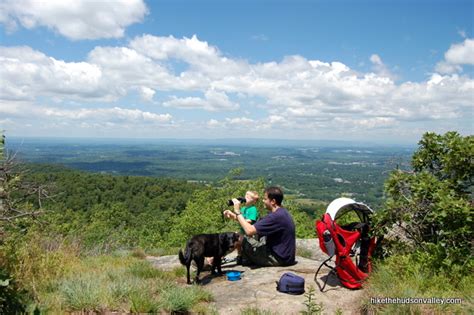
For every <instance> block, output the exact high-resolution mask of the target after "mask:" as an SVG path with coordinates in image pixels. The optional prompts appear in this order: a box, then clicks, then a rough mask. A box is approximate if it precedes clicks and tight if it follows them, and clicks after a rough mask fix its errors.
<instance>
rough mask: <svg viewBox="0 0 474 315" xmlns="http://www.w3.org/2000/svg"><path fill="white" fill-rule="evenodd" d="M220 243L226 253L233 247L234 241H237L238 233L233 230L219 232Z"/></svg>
mask: <svg viewBox="0 0 474 315" xmlns="http://www.w3.org/2000/svg"><path fill="white" fill-rule="evenodd" d="M219 238H220V243H221V244H222V245H223V246H224V247H225V250H226V252H227V253H230V252H232V251H233V250H234V249H235V245H236V243H237V242H238V241H239V238H240V234H239V233H234V232H226V233H221V234H220V235H219Z"/></svg>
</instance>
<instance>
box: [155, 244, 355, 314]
mask: <svg viewBox="0 0 474 315" xmlns="http://www.w3.org/2000/svg"><path fill="white" fill-rule="evenodd" d="M297 247H298V248H300V249H304V250H303V251H302V252H305V253H310V254H311V258H304V257H301V256H297V261H298V262H297V264H296V265H293V266H289V267H263V268H255V267H244V266H241V265H236V264H235V263H228V264H226V265H224V266H223V272H227V271H240V272H241V273H242V278H241V280H238V281H228V280H227V278H226V276H225V275H224V276H212V275H210V273H209V272H203V273H202V274H201V279H202V285H203V286H204V288H205V289H206V290H208V291H210V292H212V294H213V296H214V302H212V303H213V304H214V307H215V308H216V309H217V311H218V312H219V314H240V313H241V311H242V310H243V309H246V308H258V309H260V310H265V311H270V312H271V313H277V314H299V313H300V312H301V311H303V310H306V306H305V305H304V302H305V301H306V297H305V296H304V295H289V294H284V293H280V292H278V291H277V290H276V281H278V279H279V278H280V276H281V275H282V274H283V273H285V272H293V273H296V274H298V275H300V276H302V277H303V278H305V290H306V292H308V290H309V288H310V286H313V287H314V288H315V291H314V293H315V296H314V298H315V302H316V303H322V305H323V314H334V313H335V312H337V311H338V310H340V311H342V312H343V313H344V314H352V313H358V311H357V307H358V305H359V302H360V301H359V299H360V297H361V294H362V291H361V290H357V291H353V290H349V289H346V288H344V287H342V286H341V284H340V283H339V280H338V279H337V278H336V277H335V276H330V277H329V279H328V283H327V285H326V288H325V290H324V292H320V290H319V287H318V284H317V283H316V282H315V279H314V274H315V272H316V270H317V268H318V267H319V265H320V264H321V262H322V261H324V260H325V259H326V258H327V256H326V255H325V254H324V253H322V252H321V250H320V249H319V245H318V243H317V239H309V240H297ZM232 256H235V253H233V255H232V254H231V255H229V256H228V257H232ZM308 256H309V255H308ZM147 259H148V260H149V261H150V262H152V264H153V265H154V266H156V267H157V268H160V269H165V270H167V269H168V270H169V269H173V268H175V267H178V266H181V264H180V263H179V261H178V256H177V255H174V256H163V257H147ZM328 272H329V269H327V268H325V267H324V268H323V269H322V270H321V272H320V274H319V275H318V279H317V281H318V282H319V283H320V285H322V284H323V282H324V280H325V279H326V277H327V274H328Z"/></svg>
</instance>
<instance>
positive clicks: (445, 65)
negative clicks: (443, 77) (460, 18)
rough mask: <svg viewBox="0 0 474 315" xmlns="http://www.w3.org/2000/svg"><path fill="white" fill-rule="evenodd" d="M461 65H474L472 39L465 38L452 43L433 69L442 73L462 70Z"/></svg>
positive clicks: (473, 44) (473, 42) (473, 43)
mask: <svg viewBox="0 0 474 315" xmlns="http://www.w3.org/2000/svg"><path fill="white" fill-rule="evenodd" d="M462 65H474V39H472V38H466V39H465V40H464V42H462V43H458V44H453V45H451V47H449V49H448V51H447V52H446V53H445V54H444V60H443V61H440V62H438V64H437V65H436V68H435V70H436V71H437V72H439V73H442V74H451V73H456V72H461V71H462V67H461V66H462Z"/></svg>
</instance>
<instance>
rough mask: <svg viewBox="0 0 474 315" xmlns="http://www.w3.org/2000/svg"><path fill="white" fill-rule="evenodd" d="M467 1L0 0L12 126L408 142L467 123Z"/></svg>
mask: <svg viewBox="0 0 474 315" xmlns="http://www.w3.org/2000/svg"><path fill="white" fill-rule="evenodd" d="M473 20H474V0H471V1H460V0H442V1H441V0H431V1H428V0H413V1H408V0H399V1H396V0H391V1H388V0H371V1H360V0H353V1H349V0H346V1H329V0H325V1H309V0H308V1H299V0H296V1H282V0H279V1H276V0H274V1H270V0H267V1H258V0H253V1H245V0H244V1H232V0H227V1H217V0H216V1H197V0H195V1H184V0H177V1H160V0H157V1H143V0H114V1H112V0H110V1H105V0H104V1H99V0H95V1H82V0H81V1H79V0H57V1H56V0H49V1H45V0H42V1H40V0H0V130H4V133H5V134H6V136H7V138H8V137H9V136H13V137H81V138H89V137H93V138H132V139H133V138H136V139H142V138H153V139H160V138H176V139H191V138H192V139H220V138H240V139H245V138H248V139H262V141H264V140H265V139H298V140H345V141H347V140H348V141H373V142H377V143H385V144H390V143H400V144H415V143H417V142H418V141H419V140H420V138H421V136H422V135H423V134H424V133H425V132H436V133H445V132H447V131H451V130H454V131H458V132H459V133H461V134H462V135H472V134H473V130H474V119H473V118H474V80H473V77H474V35H473Z"/></svg>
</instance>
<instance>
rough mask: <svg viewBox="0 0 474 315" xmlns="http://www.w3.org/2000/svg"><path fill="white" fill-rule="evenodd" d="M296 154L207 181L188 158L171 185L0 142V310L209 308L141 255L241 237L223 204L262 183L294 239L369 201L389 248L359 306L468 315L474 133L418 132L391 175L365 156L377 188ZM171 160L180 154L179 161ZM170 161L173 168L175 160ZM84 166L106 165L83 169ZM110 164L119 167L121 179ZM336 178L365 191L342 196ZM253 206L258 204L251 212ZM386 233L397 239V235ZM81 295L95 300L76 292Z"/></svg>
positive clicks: (346, 168) (346, 165) (364, 172)
mask: <svg viewBox="0 0 474 315" xmlns="http://www.w3.org/2000/svg"><path fill="white" fill-rule="evenodd" d="M6 140H8V139H6ZM226 150H227V149H226ZM238 150H240V149H234V151H236V152H239V151H238ZM267 150H272V152H271V155H272V156H280V155H275V154H277V152H275V151H274V150H276V149H267ZM55 152H56V154H57V153H58V152H57V151H55ZM194 152H195V151H194ZM206 152H207V151H206ZM219 152H220V151H219ZM224 152H228V151H224ZM287 152H290V150H287ZM291 152H293V153H295V152H294V151H291ZM298 152H299V153H298V154H300V159H301V160H299V161H298V163H294V161H295V157H293V158H283V157H282V158H280V159H273V160H272V161H273V163H274V164H273V166H271V167H272V169H271V170H270V171H269V170H268V169H267V170H266V172H261V173H259V172H258V171H257V169H258V166H259V165H260V164H259V163H260V162H261V159H260V160H258V159H257V158H255V156H254V155H252V156H250V158H253V159H255V160H257V161H260V162H257V163H256V164H255V165H254V164H250V163H249V162H248V161H247V162H246V163H245V166H246V167H242V163H241V162H238V163H237V162H236V163H230V165H228V166H226V167H225V168H221V169H220V171H219V172H217V174H216V173H213V177H212V178H210V177H208V176H209V174H210V173H209V169H206V167H204V166H203V167H201V168H199V167H196V170H195V171H193V169H192V166H193V165H194V166H195V165H196V164H197V163H196V160H194V164H191V166H190V165H189V164H186V163H185V162H183V159H181V160H179V161H177V163H178V164H179V165H181V163H183V164H182V165H185V164H186V165H187V166H186V168H184V169H181V171H180V173H179V176H172V174H171V173H170V172H171V170H172V169H180V166H173V168H171V167H166V166H163V170H166V171H163V172H164V173H165V176H159V175H157V174H156V173H154V174H153V176H151V175H150V174H135V175H133V174H126V173H127V171H126V170H128V171H130V170H131V171H132V173H133V172H134V171H133V170H136V169H138V167H139V166H140V165H141V166H140V167H142V169H146V167H145V168H143V166H144V165H145V164H140V163H142V162H139V161H136V163H138V164H134V167H137V168H134V167H132V168H131V169H130V168H128V166H127V165H123V164H120V165H116V164H111V165H109V166H108V167H109V169H110V170H114V172H104V171H103V165H102V164H103V163H105V162H101V161H97V158H96V157H95V156H94V155H93V154H92V155H89V158H90V159H92V160H94V162H92V161H88V162H84V161H82V162H80V161H78V158H77V156H76V155H74V154H73V155H72V157H71V158H70V163H65V162H64V159H65V157H64V156H62V157H61V158H58V160H55V158H51V160H50V161H49V162H50V163H48V164H45V163H44V162H45V161H44V159H45V158H44V156H43V157H41V158H37V160H36V161H35V159H31V160H30V161H28V162H24V161H19V160H18V159H16V158H15V156H12V155H10V154H9V152H8V150H6V149H5V137H2V139H1V144H0V155H1V166H0V167H1V168H0V171H1V177H0V180H1V182H0V197H1V199H0V207H1V209H0V210H1V212H0V215H1V217H0V224H1V226H0V237H1V238H0V247H1V251H0V268H1V270H0V313H16V312H25V311H26V312H32V311H35V310H36V311H40V312H49V311H50V312H66V311H94V312H101V311H121V312H133V313H135V312H137V313H139V312H152V313H153V312H160V311H164V312H174V311H180V312H183V311H193V312H204V313H207V312H208V310H207V309H206V308H205V306H203V305H206V303H207V302H208V301H210V300H211V299H212V298H211V297H209V296H208V294H207V293H206V292H205V291H204V290H203V289H202V288H195V287H194V286H193V288H186V289H183V288H182V287H181V286H180V283H179V281H177V280H176V279H177V278H179V277H181V276H182V275H184V274H183V269H178V270H174V271H172V272H169V273H166V272H159V271H157V270H155V269H152V268H151V267H150V266H148V265H147V264H146V263H145V262H144V261H143V260H142V258H143V257H144V256H145V255H165V254H176V252H177V249H178V248H180V247H182V246H183V244H184V243H185V241H186V240H187V239H188V238H189V237H190V236H192V235H194V234H198V233H215V232H220V231H229V230H230V231H232V230H235V229H236V225H235V222H230V221H229V220H224V219H223V217H222V211H223V210H224V209H225V208H226V201H227V200H228V199H230V198H232V197H235V196H242V195H244V194H245V191H247V190H255V191H263V189H264V187H265V186H267V185H269V184H278V185H281V186H284V187H290V188H288V189H287V190H286V191H288V192H289V193H288V198H286V199H285V201H284V205H285V206H286V207H287V208H288V209H289V210H290V212H291V214H292V215H293V218H294V220H295V223H296V227H297V231H296V233H297V237H298V238H314V237H315V231H314V220H315V219H316V218H318V217H319V216H320V215H321V214H322V213H323V212H324V209H325V206H326V205H327V203H328V202H329V201H330V200H332V199H334V198H337V197H338V196H341V195H344V193H345V192H346V191H354V192H355V193H356V196H365V197H366V199H367V200H369V201H373V202H372V203H371V204H375V205H377V213H376V215H375V217H374V222H373V227H374V228H373V234H374V235H377V236H379V237H382V236H384V237H385V241H384V245H383V247H382V250H381V251H380V253H378V255H377V257H375V266H376V270H375V272H374V273H373V276H372V277H371V280H370V285H369V286H368V289H367V297H368V296H370V295H371V294H372V296H378V295H385V296H406V295H416V296H429V295H433V294H434V295H435V296H456V297H457V296H459V297H461V298H463V299H464V305H461V306H459V305H457V306H456V305H451V306H448V307H450V308H448V309H439V308H436V307H442V306H433V307H434V308H433V309H430V310H428V311H429V312H431V311H433V312H443V311H448V312H454V313H462V312H464V311H465V310H467V309H470V310H472V292H473V291H472V290H473V284H472V283H473V281H472V280H473V279H472V274H471V272H470V271H472V270H473V267H474V261H473V256H472V255H473V248H472V239H474V235H473V211H472V210H473V209H472V208H473V202H472V200H473V193H474V191H473V185H472V182H473V177H474V165H473V156H474V137H472V136H467V137H463V136H461V135H459V134H458V133H456V132H449V133H446V134H444V135H438V134H434V133H426V134H425V135H424V136H423V138H422V139H421V140H420V142H419V145H418V148H417V149H416V151H415V152H414V153H413V155H412V156H410V157H409V158H406V153H404V154H402V155H398V157H397V158H396V159H398V161H397V163H395V164H396V165H392V169H391V171H386V170H387V169H388V167H389V165H387V164H386V163H385V162H381V161H382V160H381V153H377V154H367V153H366V154H365V156H370V157H369V158H367V159H369V160H370V161H369V162H367V159H366V163H367V165H372V166H374V167H375V168H376V172H373V169H372V173H371V174H379V175H376V178H375V179H374V180H373V181H372V182H371V183H367V178H368V176H369V175H370V174H369V171H368V169H369V168H368V167H361V166H360V165H359V164H355V165H354V164H352V166H351V163H352V162H353V161H354V160H353V159H350V158H348V156H347V155H341V156H340V159H347V161H345V162H344V161H341V160H337V161H333V157H334V155H332V157H329V156H325V155H324V154H322V155H321V156H322V157H320V159H319V160H316V161H315V162H314V163H313V164H309V166H308V167H307V168H306V165H305V163H307V161H308V160H311V156H312V155H311V154H312V153H308V152H307V151H304V150H303V151H301V150H299V151H298ZM145 153H146V152H142V153H141V154H145ZM331 153H332V154H334V152H331ZM346 153H347V152H346ZM101 154H104V151H102V153H101ZM179 154H180V156H182V154H183V152H182V151H179ZM206 154H207V153H206ZM236 154H241V153H236ZM252 154H257V153H255V152H254V153H252ZM350 154H351V155H354V154H356V155H358V154H359V155H360V153H354V152H352V153H350ZM132 155H133V156H134V153H133V154H132ZM91 156H92V157H91ZM285 156H287V157H288V156H290V154H287V155H285ZM167 160H168V161H169V163H170V165H171V163H172V161H173V158H172V157H168V158H167ZM185 160H186V159H184V161H185ZM288 160H291V161H293V162H292V163H289V162H288ZM296 160H298V158H296ZM59 161H62V162H59ZM285 161H286V162H285ZM304 161H306V162H304ZM318 161H319V162H318ZM328 161H333V163H331V164H328ZM81 163H86V164H87V163H89V164H87V165H88V167H87V169H86V170H77V169H73V168H72V167H74V166H76V167H77V166H78V165H80V166H82V167H84V165H83V164H81ZM91 163H93V165H96V166H97V165H102V166H101V168H100V169H91V165H92V164H91ZM101 163H102V164H101ZM281 163H283V164H281ZM285 163H287V166H288V168H287V169H286V171H287V173H288V174H291V175H292V176H289V177H287V178H288V183H286V182H285V178H286V177H284V173H283V174H282V172H278V170H281V169H282V166H284V165H285ZM318 163H319V164H318ZM146 165H149V166H148V171H150V170H152V169H154V167H155V171H156V170H157V169H156V165H157V164H146ZM150 165H151V166H150ZM153 165H154V166H153ZM165 165H166V164H165ZM328 165H332V166H334V167H335V169H334V170H335V173H334V174H332V173H331V174H330V175H327V179H329V180H324V179H322V177H321V178H319V179H320V180H318V181H314V178H313V179H312V180H311V181H309V182H308V183H306V182H305V179H304V178H305V176H304V174H317V172H319V171H321V169H323V170H324V168H327V167H328ZM79 168H81V167H79ZM118 168H124V169H123V170H122V171H119V172H117V171H116V170H117V169H118ZM312 168H314V170H312ZM249 169H250V170H252V171H251V172H249ZM97 171H98V172H97ZM224 171H225V172H224ZM326 172H329V173H330V172H331V171H330V170H328V171H326ZM248 173H251V174H260V175H261V176H249V175H246V174H248ZM186 174H188V178H186ZM205 174H207V175H205ZM270 174H273V175H270ZM301 174H303V175H301ZM145 175H146V176H145ZM297 175H298V176H297ZM279 176H281V177H279ZM325 176H326V175H325ZM359 176H362V177H364V178H363V180H362V179H360V177H359ZM371 176H374V175H371ZM306 177H310V178H311V176H306ZM331 178H344V180H346V181H348V182H352V183H364V182H365V183H366V185H365V186H360V187H359V186H358V185H351V186H350V187H344V188H343V189H341V188H340V187H341V186H340V185H339V186H338V185H337V183H338V182H337V181H336V182H335V181H334V180H330V179H331ZM315 183H316V184H315ZM305 185H308V186H311V187H312V191H314V192H317V193H314V195H309V193H308V191H310V189H309V188H308V187H306V188H305ZM376 185H379V187H377V186H376ZM333 187H337V188H333ZM358 187H359V188H358ZM358 189H360V192H358ZM331 191H333V193H332V194H328V193H329V192H331ZM367 192H371V193H369V194H367ZM357 194H358V195H357ZM305 200H306V201H307V200H309V202H304V201H305ZM315 205H316V206H315ZM258 208H259V209H263V208H264V207H263V205H262V204H259V205H258ZM394 230H396V231H399V233H395V234H394V233H393V231H394ZM387 235H392V236H393V235H395V236H393V237H387ZM99 270H108V271H107V272H102V273H100V276H99V274H95V273H94V272H97V271H99ZM87 275H90V276H87ZM93 275H95V276H93ZM103 277H105V278H103ZM448 279H449V280H448ZM443 281H444V285H443V286H440V285H439V284H440V283H443ZM118 283H122V284H123V283H126V284H127V285H126V286H125V287H126V288H127V289H126V290H125V289H124V288H123V286H120V288H119V287H117V284H118ZM386 283H391V284H392V287H391V288H389V287H387V286H386ZM93 287H95V288H96V289H97V290H98V291H97V292H96V291H94V290H95V289H94V290H93V289H92V288H93ZM91 290H92V291H91ZM80 292H82V293H81V294H84V292H86V293H88V294H89V295H87V296H82V295H81V294H80ZM91 292H92V293H91ZM94 292H95V293H94ZM453 294H454V295H453ZM80 298H81V299H80ZM183 301H187V302H186V303H185V302H183ZM410 307H411V308H410ZM416 307H417V306H416V305H414V306H407V309H406V311H407V312H408V313H410V312H414V313H418V312H424V311H426V310H420V309H417V308H416ZM443 307H446V306H443ZM360 309H361V311H368V312H378V311H381V312H388V313H390V312H393V311H397V310H396V309H394V308H391V306H390V305H385V306H382V305H371V304H370V303H368V302H367V301H365V302H362V303H361V305H360Z"/></svg>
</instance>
